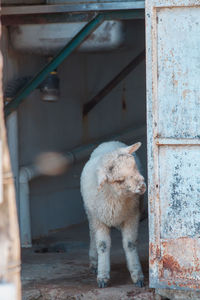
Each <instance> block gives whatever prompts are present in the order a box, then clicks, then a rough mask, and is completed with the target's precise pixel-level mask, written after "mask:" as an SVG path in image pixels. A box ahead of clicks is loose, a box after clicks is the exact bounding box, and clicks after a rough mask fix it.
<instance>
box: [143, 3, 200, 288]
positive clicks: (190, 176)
mask: <svg viewBox="0 0 200 300" xmlns="http://www.w3.org/2000/svg"><path fill="white" fill-rule="evenodd" d="M199 49H200V2H199V1H195V0H181V1H173V0H147V1H146V52H147V55H146V57H147V121H148V125H147V126H148V181H149V182H148V185H149V231H150V251H149V253H150V285H151V287H154V288H159V287H160V288H165V287H170V288H176V289H177V288H178V289H191V288H192V289H197V290H200V117H199V116H200V84H199V78H200V51H199Z"/></svg>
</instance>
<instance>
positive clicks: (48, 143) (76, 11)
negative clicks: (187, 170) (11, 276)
mask: <svg viewBox="0 0 200 300" xmlns="http://www.w3.org/2000/svg"><path fill="white" fill-rule="evenodd" d="M85 3H86V4H87V5H86V4H85V5H83V4H82V3H81V2H80V1H78V0H77V1H74V2H73V3H72V2H71V1H67V0H65V1H59V0H55V1H54V0H52V1H51V0H49V1H48V3H46V2H45V3H44V1H43V2H41V1H40V0H38V1H32V3H31V1H28V0H24V1H21V2H20V3H18V2H17V1H14V0H10V1H9V0H4V1H3V3H2V4H3V8H2V23H3V32H2V40H1V49H2V54H3V59H4V77H3V86H4V101H5V115H6V125H7V135H8V144H9V149H10V156H11V162H12V169H13V174H14V179H15V187H16V201H17V210H18V217H19V224H20V235H21V245H22V286H23V299H30V300H31V299H115V300H116V299H136V298H134V297H135V296H136V295H140V296H138V297H141V295H142V298H138V299H154V298H153V292H152V291H151V290H150V289H148V218H147V216H148V207H147V193H146V194H145V204H144V207H145V209H144V213H143V215H142V220H141V222H140V232H139V242H138V249H139V254H140V258H141V261H142V266H143V270H144V274H145V287H144V288H141V289H140V288H137V287H134V285H133V284H132V283H131V279H130V276H129V273H128V271H127V269H126V262H125V256H124V253H123V249H122V244H121V235H120V233H119V232H118V231H116V230H113V232H112V251H111V262H112V265H111V284H110V287H109V288H108V289H103V290H99V289H97V285H96V279H95V276H94V275H93V274H90V273H89V270H88V244H89V232H88V224H87V218H86V215H85V212H84V208H83V203H82V199H81V194H80V174H81V171H82V169H83V166H84V164H85V162H86V161H87V160H88V158H89V155H90V153H91V151H92V150H93V149H94V148H95V147H96V146H97V145H98V144H99V143H101V142H103V141H108V140H120V141H122V142H125V143H126V144H128V145H130V144H133V143H135V142H138V141H140V142H142V147H141V148H140V149H139V150H138V156H139V158H140V160H141V163H142V167H143V172H144V176H145V178H146V180H147V166H146V165H147V158H146V157H147V153H146V151H147V150H146V90H145V82H146V78H145V76H146V75H145V55H144V49H145V22H144V2H143V1H120V0H118V1H85ZM22 8H23V9H22ZM20 9H21V10H20ZM43 9H44V12H43ZM59 9H60V11H59ZM103 14H104V16H103V19H101V18H99V16H101V15H103ZM98 18H99V20H100V21H98ZM91 20H92V21H91ZM94 20H97V21H96V22H97V23H98V22H99V23H98V24H96V25H95V26H96V27H95V26H93V27H92V29H91V28H89V29H88V27H87V26H92V25H91V22H94ZM88 24H89V25H88ZM97 25H98V26H97ZM84 26H85V27H84ZM86 27H87V28H86ZM97 27H98V28H97ZM85 28H86V29H87V30H91V31H90V32H88V33H87V30H86V29H85ZM84 30H85V31H84ZM74 37H77V39H76V38H75V39H74ZM81 38H82V40H81V41H82V42H80V40H79V39H81ZM70 41H71V44H70V47H71V48H70V47H69V42H70ZM66 45H68V48H67V46H66ZM73 47H74V48H73ZM69 48H70V49H72V48H73V51H72V50H70V49H69ZM63 49H64V50H63ZM62 50H63V51H64V52H62ZM67 51H69V52H68V54H66V52H67ZM70 51H71V52H70ZM61 52H62V53H61ZM60 53H61V54H60ZM69 54H70V55H69ZM59 55H60V56H59ZM56 59H57V60H56ZM59 59H60V60H59ZM45 66H46V69H45ZM41 70H42V71H41ZM38 72H40V73H38ZM42 76H43V77H42ZM88 103H89V104H88ZM86 104H87V105H86Z"/></svg>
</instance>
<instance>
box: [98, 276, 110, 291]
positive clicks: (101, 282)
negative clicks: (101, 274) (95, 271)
mask: <svg viewBox="0 0 200 300" xmlns="http://www.w3.org/2000/svg"><path fill="white" fill-rule="evenodd" d="M97 283H98V287H99V288H101V289H102V288H106V287H107V286H108V283H109V279H108V278H102V279H100V278H99V279H97Z"/></svg>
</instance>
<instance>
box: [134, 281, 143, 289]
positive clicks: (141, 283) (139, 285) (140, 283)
mask: <svg viewBox="0 0 200 300" xmlns="http://www.w3.org/2000/svg"><path fill="white" fill-rule="evenodd" d="M135 285H136V286H138V287H140V288H142V287H143V286H144V280H138V281H137V282H136V283H135Z"/></svg>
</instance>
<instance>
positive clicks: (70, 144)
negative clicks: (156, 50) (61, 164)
mask: <svg viewBox="0 0 200 300" xmlns="http://www.w3.org/2000/svg"><path fill="white" fill-rule="evenodd" d="M126 25H127V26H126V28H127V31H126V34H127V46H126V47H125V48H124V49H121V50H117V51H115V52H108V53H99V54H97V53H93V54H92V53H75V54H73V55H72V56H71V57H70V59H67V60H66V61H65V62H64V63H63V64H62V65H61V66H60V67H59V68H58V74H59V77H60V94H61V96H60V100H59V101H58V102H57V103H45V102H42V101H41V99H40V93H39V91H38V90H36V91H34V92H33V93H32V94H31V95H30V96H29V97H28V99H26V101H25V102H24V103H23V104H21V106H20V108H19V153H20V154H19V162H20V166H23V165H27V164H31V163H33V162H34V161H35V159H36V158H37V157H38V155H40V154H41V153H44V152H48V151H55V152H62V151H65V150H70V149H72V148H74V147H76V146H78V145H81V144H83V143H89V142H90V141H93V140H98V139H99V138H102V137H104V136H108V135H110V134H113V133H117V132H119V131H121V130H123V129H125V128H127V127H135V128H137V127H140V126H141V125H143V124H145V122H146V121H145V120H146V111H145V105H146V103H145V63H144V62H143V63H141V64H140V65H139V66H138V67H137V69H136V70H135V71H133V72H132V73H131V74H130V75H129V76H128V77H127V78H126V79H125V80H124V81H123V82H122V83H121V84H119V85H118V86H117V87H116V88H115V89H114V90H113V91H112V92H111V93H110V94H109V95H108V96H107V97H105V99H104V100H103V101H102V102H101V103H100V104H99V105H98V106H96V107H95V108H94V109H93V111H92V112H91V113H90V114H89V115H88V117H87V118H86V119H84V120H83V119H82V107H83V104H84V103H85V102H87V101H88V100H89V99H90V98H91V97H92V96H94V95H95V94H96V93H97V92H98V91H99V90H100V89H101V88H102V87H103V86H104V85H105V84H106V83H107V82H108V81H109V80H110V79H112V77H113V76H115V75H116V73H118V72H119V71H120V70H121V69H122V68H123V67H124V66H125V65H126V64H127V63H128V62H129V61H130V60H131V59H132V58H133V57H134V56H136V55H137V54H138V53H139V52H140V51H141V50H142V49H143V48H144V21H142V20H138V21H129V22H127V23H126ZM4 35H5V36H6V32H4ZM4 43H5V45H6V44H7V42H6V39H5V42H4ZM5 45H4V48H5V49H6V47H7V46H5ZM4 54H5V56H9V55H10V56H9V57H12V61H13V63H10V67H9V76H8V74H7V68H5V70H4V73H5V78H6V80H5V85H6V82H7V81H8V80H9V79H10V78H13V77H14V73H13V76H12V72H11V71H10V69H12V65H13V72H15V75H16V74H17V76H25V75H33V74H34V73H35V72H37V71H38V70H39V69H40V68H41V67H42V65H43V64H44V62H45V59H44V58H42V57H38V56H33V55H28V54H20V53H18V54H17V53H14V52H13V51H12V50H10V52H9V53H8V52H7V53H6V51H5V52H4ZM7 61H9V59H8V60H7ZM16 61H17V62H16ZM15 64H17V68H16V67H14V65H15ZM15 69H17V72H16V71H14V70H15ZM123 106H124V107H125V108H122V107H123ZM142 140H143V142H144V143H145V138H143V139H142ZM138 154H139V155H140V156H141V158H142V161H143V164H144V169H145V170H146V145H144V146H143V148H142V149H141V150H139V152H138ZM82 167H83V164H79V165H76V166H74V167H73V168H71V169H70V170H69V171H68V172H67V173H66V174H64V175H60V176H57V177H47V176H43V177H40V178H37V179H35V180H33V181H32V182H31V217H32V233H33V237H38V236H40V235H45V234H47V233H48V231H49V230H52V229H56V228H61V227H65V226H68V225H70V224H74V223H78V222H81V221H83V220H84V219H85V214H84V210H83V206H82V202H81V197H80V192H79V178H80V172H81V169H82Z"/></svg>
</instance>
